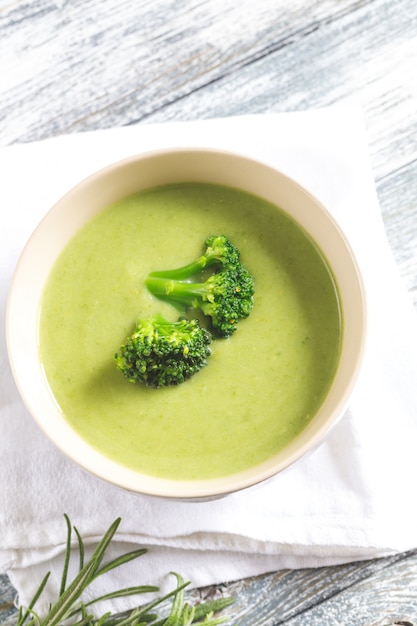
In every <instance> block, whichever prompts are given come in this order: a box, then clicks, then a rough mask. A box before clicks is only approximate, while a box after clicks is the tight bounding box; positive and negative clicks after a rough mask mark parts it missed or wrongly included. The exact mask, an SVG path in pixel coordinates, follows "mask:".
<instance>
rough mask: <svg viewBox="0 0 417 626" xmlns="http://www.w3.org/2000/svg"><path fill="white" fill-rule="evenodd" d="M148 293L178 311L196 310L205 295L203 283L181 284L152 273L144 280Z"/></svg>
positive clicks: (205, 289) (205, 288) (205, 286)
mask: <svg viewBox="0 0 417 626" xmlns="http://www.w3.org/2000/svg"><path fill="white" fill-rule="evenodd" d="M146 286H147V287H148V289H149V291H150V292H151V293H152V294H153V295H154V296H156V297H158V298H160V299H161V300H166V301H168V302H170V303H171V304H173V305H174V306H176V307H177V308H178V309H179V310H180V311H184V310H185V309H188V308H194V309H196V308H198V305H199V303H200V302H201V301H202V299H203V296H204V295H205V294H206V293H207V285H206V284H205V283H191V282H181V281H178V280H174V279H169V278H158V277H155V274H154V273H152V274H150V275H149V276H148V278H147V280H146Z"/></svg>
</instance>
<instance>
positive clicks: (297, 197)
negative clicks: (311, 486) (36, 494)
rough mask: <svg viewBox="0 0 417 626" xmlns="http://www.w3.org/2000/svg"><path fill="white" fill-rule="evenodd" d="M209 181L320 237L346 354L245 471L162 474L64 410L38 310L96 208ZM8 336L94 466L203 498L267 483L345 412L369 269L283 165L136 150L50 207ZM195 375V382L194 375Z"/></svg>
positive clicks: (222, 155)
mask: <svg viewBox="0 0 417 626" xmlns="http://www.w3.org/2000/svg"><path fill="white" fill-rule="evenodd" d="M185 181H186V182H192V181H199V182H208V183H218V184H224V185H229V186H232V187H237V188H240V189H243V190H245V191H248V192H251V193H253V194H255V195H257V196H260V197H261V198H264V199H266V200H268V201H269V202H272V203H273V204H275V205H277V206H279V207H280V208H281V209H283V210H284V211H286V212H287V213H288V214H289V215H290V216H292V218H293V219H295V220H296V221H297V222H298V223H299V224H300V225H301V226H302V227H303V228H304V229H305V230H306V231H307V232H308V233H309V234H310V235H311V237H312V238H313V240H315V241H316V243H317V244H318V246H319V248H320V249H321V250H322V252H323V253H324V256H325V257H326V258H327V261H328V263H329V265H330V267H331V269H332V271H333V274H334V277H335V279H336V283H337V285H338V288H339V295H340V299H341V304H342V310H343V340H342V350H341V356H340V362H339V365H338V369H337V373H336V376H335V378H334V381H333V384H332V386H331V389H330V391H329V393H328V394H327V396H326V398H325V400H324V402H323V404H322V406H321V407H320V408H319V410H318V412H317V414H316V415H315V417H314V418H313V419H312V421H311V422H310V423H309V425H308V426H307V427H306V428H305V430H304V431H303V432H302V433H301V434H300V435H299V436H298V437H297V438H296V439H295V440H294V441H293V442H292V443H290V444H289V445H288V446H287V447H286V448H285V449H284V450H282V451H281V452H279V453H278V454H276V455H275V456H274V457H272V458H270V459H269V460H267V461H265V462H263V463H261V464H260V465H257V466H255V467H253V468H250V469H248V470H246V471H243V472H240V473H237V474H234V475H232V476H225V477H221V478H214V479H210V480H192V481H176V480H166V479H159V478H154V477H151V476H146V475H143V474H139V473H137V472H135V471H132V470H130V469H127V468H126V467H122V466H121V465H118V464H116V463H115V462H113V461H111V460H109V459H108V458H106V457H105V456H103V455H102V454H101V453H100V452H98V451H97V450H96V449H94V448H92V447H91V446H90V445H89V444H88V443H87V442H86V441H84V440H83V439H81V437H80V436H79V435H78V434H77V433H76V432H75V431H74V430H73V429H72V428H71V427H70V425H69V424H68V422H67V421H66V420H65V419H64V417H63V416H62V415H61V413H60V411H59V409H58V407H57V405H56V403H55V401H54V398H53V397H52V396H51V392H50V390H49V388H48V385H47V383H46V380H45V377H44V373H43V370H42V367H41V363H40V359H39V353H38V319H39V307H40V300H41V296H42V292H43V288H44V284H45V281H46V280H47V278H48V275H49V272H50V270H51V268H52V266H53V265H54V262H55V260H56V258H57V256H58V255H59V254H60V252H61V251H62V249H63V247H64V246H65V245H66V243H67V242H68V241H69V240H70V238H71V237H72V236H73V235H74V234H75V233H76V232H77V231H78V229H79V228H80V227H82V226H83V225H84V224H85V223H86V222H87V221H88V220H90V218H91V217H93V216H94V215H95V214H97V213H98V212H99V211H101V210H102V209H104V208H106V207H107V206H109V205H110V204H112V203H113V202H115V201H117V200H119V199H121V198H124V197H126V196H128V195H130V194H133V193H136V192H138V191H141V190H142V189H145V188H149V187H153V186H157V185H161V184H166V183H175V182H185ZM6 324H7V328H6V332H7V343H8V352H9V358H10V363H11V367H12V371H13V375H14V377H15V380H16V383H17V386H18V389H19V391H20V394H21V396H22V399H23V401H24V403H25V404H26V406H27V408H28V410H29V411H30V413H31V414H32V416H33V418H34V419H35V420H36V422H37V423H38V425H39V426H40V428H41V429H42V430H43V431H44V432H45V433H46V435H47V436H48V437H49V438H50V439H51V440H52V441H53V442H54V444H55V445H56V446H57V447H58V448H59V449H60V450H61V451H62V452H64V453H65V454H66V455H67V456H68V457H69V458H71V459H72V460H73V461H75V462H76V463H77V464H79V465H80V466H82V467H83V468H84V469H86V470H87V471H89V472H90V473H92V474H94V475H96V476H98V477H100V478H102V479H104V480H106V481H108V482H110V483H113V484H115V485H117V486H119V487H122V488H125V489H127V490H130V491H133V492H138V493H142V494H149V495H155V496H162V497H170V498H186V499H204V498H212V497H217V496H221V495H224V494H227V493H231V492H234V491H237V490H240V489H243V488H246V487H249V486H251V485H254V484H258V483H260V482H262V481H264V480H266V479H269V478H271V477H273V476H274V475H276V474H277V473H279V472H281V471H282V470H283V469H285V468H286V467H288V466H289V465H291V464H292V463H294V462H295V461H297V460H298V459H300V458H301V457H302V456H303V455H305V454H306V453H307V452H309V451H310V450H312V449H313V448H315V447H316V446H317V445H318V444H319V443H320V442H321V441H322V440H323V438H324V437H325V436H326V435H327V434H328V432H329V430H330V429H331V427H332V426H333V425H334V424H335V423H336V422H337V421H338V419H339V418H340V417H341V416H342V414H343V413H344V411H345V409H346V407H347V403H348V400H349V397H350V394H351V392H352V389H353V386H354V383H355V380H356V378H357V374H358V370H359V366H360V362H361V358H362V354H363V350H364V340H365V328H366V307H365V299H364V291H363V287H362V281H361V277H360V272H359V270H358V266H357V263H356V261H355V258H354V256H353V254H352V250H351V248H350V246H349V244H348V243H347V241H346V238H345V236H344V234H343V233H342V232H341V230H340V228H339V227H338V225H337V224H336V223H335V221H334V220H333V218H332V217H331V216H330V214H329V212H328V211H327V210H326V209H325V208H324V207H323V206H322V205H321V204H320V202H318V201H317V200H316V199H315V198H314V197H313V196H312V195H311V194H310V193H308V192H307V191H306V190H305V189H303V188H302V187H301V186H300V185H299V184H297V183H296V182H294V181H293V180H291V179H290V178H288V177H286V176H285V175H283V174H282V173H280V172H278V171H276V170H274V169H272V168H271V167H269V166H266V165H264V164H262V163H258V162H255V161H252V160H250V159H248V158H245V157H242V156H239V155H235V154H231V153H226V152H222V151H215V150H204V149H191V148H190V149H178V150H166V151H157V152H152V153H147V154H142V155H138V156H135V157H132V158H128V159H126V160H123V161H121V162H118V163H115V164H113V165H111V166H109V167H107V168H105V169H104V170H101V171H99V172H97V173H95V174H93V175H92V176H90V177H89V178H87V179H86V180H84V181H82V182H81V183H79V184H78V185H77V186H76V187H75V188H73V189H72V190H71V191H69V192H68V193H67V194H66V195H65V196H64V197H63V198H62V199H61V200H60V201H59V202H58V203H57V204H56V205H55V206H54V207H53V208H52V209H51V210H50V211H49V212H48V213H47V215H46V216H45V218H44V219H43V220H42V222H41V223H40V224H39V225H38V227H37V228H36V230H35V231H34V233H33V235H32V236H31V238H30V239H29V241H28V243H27V245H26V247H25V249H24V250H23V252H22V255H21V257H20V260H19V262H18V265H17V268H16V271H15V276H14V279H13V282H12V286H11V289H10V294H9V299H8V307H7V322H6ZM185 384H186V383H185Z"/></svg>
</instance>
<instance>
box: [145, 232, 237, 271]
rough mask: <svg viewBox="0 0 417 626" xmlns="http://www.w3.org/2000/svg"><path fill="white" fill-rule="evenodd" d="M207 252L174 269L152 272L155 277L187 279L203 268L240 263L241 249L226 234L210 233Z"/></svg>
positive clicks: (218, 267)
mask: <svg viewBox="0 0 417 626" xmlns="http://www.w3.org/2000/svg"><path fill="white" fill-rule="evenodd" d="M205 246H206V249H205V252H204V254H202V255H201V256H200V257H199V258H198V259H196V260H195V261H193V262H192V263H188V264H187V265H183V266H182V267H178V268H177V269H173V270H162V271H156V272H151V273H150V275H149V276H150V277H153V278H174V279H175V280H186V279H187V278H191V277H192V276H195V275H196V274H198V273H199V272H201V271H202V270H204V269H206V268H210V267H214V266H216V269H233V268H235V267H238V266H239V265H240V260H239V258H240V254H239V250H238V249H237V248H236V246H234V245H233V244H232V242H231V241H230V240H229V239H228V238H227V237H226V236H225V235H210V237H207V239H206V241H205Z"/></svg>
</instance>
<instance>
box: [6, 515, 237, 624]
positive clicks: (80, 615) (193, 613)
mask: <svg viewBox="0 0 417 626" xmlns="http://www.w3.org/2000/svg"><path fill="white" fill-rule="evenodd" d="M64 517H65V521H66V525H67V537H66V549H65V556H64V565H63V571H62V575H61V581H60V588H59V596H58V599H57V600H56V602H55V603H54V604H52V605H50V607H49V611H48V613H47V614H46V615H45V616H44V617H40V616H39V615H38V614H37V612H36V603H37V601H38V600H39V598H40V596H41V595H42V592H43V590H44V589H45V586H46V584H47V582H48V578H49V575H50V572H48V573H47V574H46V575H45V576H44V578H43V580H42V581H41V583H40V585H39V587H38V589H37V590H36V592H35V594H34V596H33V598H32V600H31V601H30V603H29V605H28V607H26V608H23V607H20V608H19V611H18V617H17V623H16V626H61V624H63V623H64V622H65V624H66V626H191V624H195V623H199V624H201V625H203V624H204V625H205V626H217V625H218V624H222V623H224V622H226V621H227V619H228V618H227V617H225V616H221V617H216V616H215V613H216V612H218V611H219V610H221V609H223V608H225V607H226V606H228V605H230V604H232V603H233V602H234V599H233V598H220V599H218V600H209V601H208V602H203V603H201V604H197V605H195V606H190V605H189V604H188V603H186V602H185V589H186V587H187V586H188V585H189V584H190V583H189V582H184V580H183V578H182V577H181V576H180V575H179V574H177V573H175V572H173V575H174V576H175V577H176V580H177V585H176V588H175V589H173V590H172V591H170V592H169V593H167V594H165V595H164V596H163V597H161V598H158V599H156V600H154V601H153V602H151V603H148V604H147V605H145V606H138V607H137V608H135V609H133V610H132V611H130V613H128V614H127V615H126V614H122V615H112V614H111V613H110V612H107V613H104V614H103V615H101V616H100V617H95V616H94V615H93V614H92V613H91V612H90V607H91V605H92V604H95V603H97V602H101V601H103V600H110V599H113V598H121V597H125V596H131V595H137V594H143V593H147V592H157V591H159V588H158V587H155V586H153V585H140V586H133V587H125V588H123V589H118V590H116V591H111V592H109V593H106V594H104V595H102V596H100V597H97V598H94V599H93V600H90V601H89V602H83V601H82V600H81V596H82V594H83V592H84V591H85V590H86V589H87V587H88V586H89V585H90V584H91V583H92V582H93V581H94V580H96V579H97V578H98V577H99V576H102V575H103V574H105V573H107V572H110V571H111V570H113V569H115V568H117V567H120V565H123V564H124V563H128V562H129V561H132V560H134V559H136V558H138V557H140V556H143V555H144V554H146V552H147V550H146V549H144V548H139V549H137V550H133V551H131V552H127V553H126V554H123V555H121V556H118V557H116V558H115V559H113V560H111V561H109V562H107V563H106V564H104V565H102V562H103V559H104V556H105V553H106V550H107V548H108V546H109V544H110V542H111V541H112V539H113V537H114V535H115V533H116V531H117V529H118V527H119V524H120V522H121V519H120V518H118V519H116V520H115V521H114V522H113V523H112V524H111V526H110V527H109V528H108V530H107V532H106V533H105V534H104V536H103V537H102V539H101V540H100V542H99V543H98V545H97V547H96V549H95V550H94V552H93V554H92V555H91V557H90V558H89V559H88V560H87V561H86V562H85V546H84V542H83V540H82V537H81V535H80V533H79V531H78V530H77V528H76V527H75V526H74V527H72V525H71V522H70V520H69V518H68V516H67V515H64ZM72 530H74V533H75V535H76V539H77V543H78V556H79V568H78V574H77V575H76V576H75V578H74V579H73V580H72V581H71V582H70V583H69V584H68V571H69V566H70V558H71V544H72ZM168 599H172V604H171V610H170V612H169V614H168V616H166V617H164V618H162V619H161V618H160V617H159V616H158V614H157V613H154V612H153V611H154V609H155V608H157V607H159V605H161V604H162V603H163V602H164V601H165V600H168Z"/></svg>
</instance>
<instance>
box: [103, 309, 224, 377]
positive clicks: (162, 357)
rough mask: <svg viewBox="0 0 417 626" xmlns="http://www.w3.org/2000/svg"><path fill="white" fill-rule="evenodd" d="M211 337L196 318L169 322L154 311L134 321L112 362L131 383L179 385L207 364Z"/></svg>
mask: <svg viewBox="0 0 417 626" xmlns="http://www.w3.org/2000/svg"><path fill="white" fill-rule="evenodd" d="M211 339H212V338H211V335H210V333H209V332H208V331H207V330H206V329H205V328H203V327H202V326H200V323H199V321H198V320H197V319H192V320H188V319H185V318H182V317H181V318H179V319H178V320H177V321H175V322H170V321H167V320H166V319H165V318H164V317H163V316H162V315H154V316H152V317H149V318H147V319H143V320H139V321H138V322H137V326H136V329H135V331H134V333H133V334H132V335H131V336H130V337H128V339H127V340H126V341H125V343H124V344H123V345H122V346H121V347H120V350H119V353H118V354H116V355H115V361H116V366H117V368H118V369H119V370H120V371H121V372H123V374H124V375H125V376H126V378H127V379H128V380H129V381H130V382H132V383H135V382H142V383H145V385H147V386H148V387H153V388H155V389H157V388H159V387H165V386H169V385H179V384H181V383H183V382H184V381H186V380H188V379H189V378H190V377H191V376H193V375H194V374H196V373H197V372H198V371H200V369H201V368H202V367H204V366H205V365H206V364H207V358H208V357H209V356H210V354H211V348H210V344H211Z"/></svg>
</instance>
